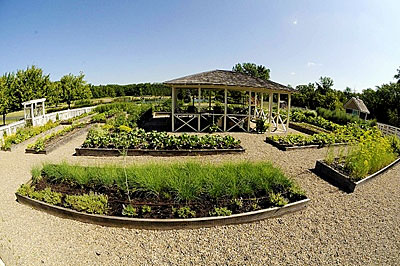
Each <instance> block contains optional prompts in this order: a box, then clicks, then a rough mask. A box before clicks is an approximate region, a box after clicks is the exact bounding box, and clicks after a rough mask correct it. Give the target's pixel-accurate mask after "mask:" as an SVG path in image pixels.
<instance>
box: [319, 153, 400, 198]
mask: <svg viewBox="0 0 400 266" xmlns="http://www.w3.org/2000/svg"><path fill="white" fill-rule="evenodd" d="M399 162H400V158H398V159H397V160H395V161H394V162H392V163H391V164H389V165H387V166H386V167H384V168H382V169H381V170H379V171H377V172H375V173H373V174H371V175H369V176H367V177H365V178H363V179H361V180H359V181H355V180H353V179H352V178H351V177H350V176H349V175H348V174H345V173H343V172H342V171H340V170H339V169H335V168H334V167H332V166H330V165H328V164H327V163H325V162H324V160H318V161H317V162H316V164H315V171H316V172H317V173H318V174H319V175H320V176H321V177H322V178H323V179H325V180H327V181H328V182H330V183H332V184H333V185H335V186H337V187H339V188H340V189H342V190H344V191H345V192H349V193H351V192H354V190H355V189H356V188H357V187H360V186H362V185H364V184H365V183H367V182H369V181H371V180H372V179H374V178H375V177H378V176H380V175H381V174H383V173H384V172H386V171H387V170H389V169H390V168H392V167H393V166H395V165H396V164H398V163H399Z"/></svg>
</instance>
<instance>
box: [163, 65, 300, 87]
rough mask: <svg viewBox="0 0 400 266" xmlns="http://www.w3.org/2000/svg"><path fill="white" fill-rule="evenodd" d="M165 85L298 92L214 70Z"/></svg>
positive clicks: (235, 73) (234, 73)
mask: <svg viewBox="0 0 400 266" xmlns="http://www.w3.org/2000/svg"><path fill="white" fill-rule="evenodd" d="M164 84H166V85H169V86H176V87H179V86H185V87H190V86H193V87H196V86H201V87H207V86H210V88H216V87H221V88H224V87H233V88H241V89H248V88H253V89H261V90H262V89H265V90H272V91H275V92H284V93H294V92H297V90H295V89H293V88H289V87H287V86H285V85H282V84H279V83H276V82H274V81H271V80H263V79H261V78H255V77H252V76H250V75H247V74H243V73H239V72H234V71H229V70H218V69H217V70H212V71H207V72H202V73H198V74H193V75H189V76H185V77H182V78H177V79H173V80H169V81H165V82H164Z"/></svg>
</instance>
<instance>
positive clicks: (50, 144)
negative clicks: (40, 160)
mask: <svg viewBox="0 0 400 266" xmlns="http://www.w3.org/2000/svg"><path fill="white" fill-rule="evenodd" d="M89 128H90V125H89V124H86V125H82V127H77V128H74V129H73V130H72V131H69V132H67V133H66V134H65V135H58V136H55V137H54V138H52V139H51V140H49V141H47V142H46V141H45V142H44V144H43V149H40V150H37V149H35V148H26V149H25V153H33V154H49V153H50V152H52V151H54V150H55V149H57V148H58V147H60V146H61V145H64V144H65V143H67V142H69V141H71V140H72V139H73V138H75V137H77V136H80V135H83V134H85V133H87V131H88V130H89Z"/></svg>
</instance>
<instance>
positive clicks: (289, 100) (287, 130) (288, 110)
mask: <svg viewBox="0 0 400 266" xmlns="http://www.w3.org/2000/svg"><path fill="white" fill-rule="evenodd" d="M291 98H292V95H291V94H288V106H287V107H288V108H287V121H286V133H288V132H289V121H290V104H291V100H292V99H291Z"/></svg>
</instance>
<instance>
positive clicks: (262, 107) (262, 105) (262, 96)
mask: <svg viewBox="0 0 400 266" xmlns="http://www.w3.org/2000/svg"><path fill="white" fill-rule="evenodd" d="M261 111H262V113H264V93H261Z"/></svg>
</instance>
